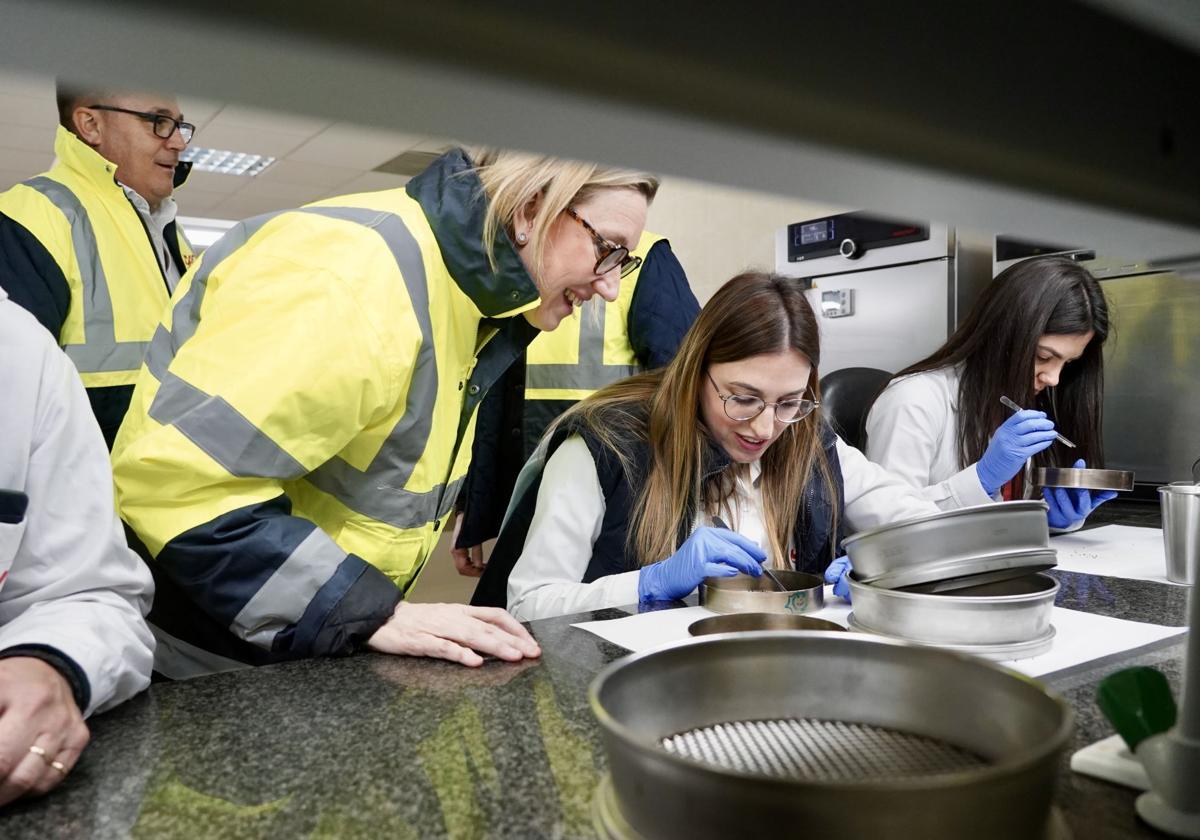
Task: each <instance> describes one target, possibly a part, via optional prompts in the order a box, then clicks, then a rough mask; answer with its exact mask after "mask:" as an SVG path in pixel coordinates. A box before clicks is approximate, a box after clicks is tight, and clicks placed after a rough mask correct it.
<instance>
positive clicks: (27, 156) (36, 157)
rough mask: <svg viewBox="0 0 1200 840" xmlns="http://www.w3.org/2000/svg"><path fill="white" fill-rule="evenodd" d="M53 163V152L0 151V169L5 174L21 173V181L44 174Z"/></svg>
mask: <svg viewBox="0 0 1200 840" xmlns="http://www.w3.org/2000/svg"><path fill="white" fill-rule="evenodd" d="M53 162H54V152H52V151H51V150H50V149H46V150H45V151H41V152H33V151H27V150H25V149H0V169H3V170H5V171H6V172H23V173H24V174H23V175H22V176H21V178H22V179H24V178H29V177H30V176H33V175H37V174H38V173H39V172H45V171H46V170H47V169H49V168H50V164H52V163H53Z"/></svg>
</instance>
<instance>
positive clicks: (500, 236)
mask: <svg viewBox="0 0 1200 840" xmlns="http://www.w3.org/2000/svg"><path fill="white" fill-rule="evenodd" d="M405 189H406V191H407V192H408V194H409V196H411V197H412V198H413V199H415V200H416V201H417V203H418V204H420V205H421V209H422V210H423V211H424V212H425V218H426V219H427V220H428V221H429V226H430V227H431V228H432V229H433V235H434V237H436V239H437V243H438V248H440V249H441V252H442V259H443V260H445V262H446V267H447V268H448V269H450V276H451V277H453V278H454V282H455V283H456V284H457V285H458V288H459V289H461V290H462V292H463V294H465V295H466V296H467V297H469V298H470V299H471V301H472V302H473V303H474V304H475V306H476V307H477V308H478V309H479V311H480V312H481V313H483V315H484V316H485V317H488V318H499V317H504V316H508V315H515V314H516V313H518V312H521V311H524V310H526V309H529V308H531V307H532V306H533V305H535V304H536V303H537V301H538V291H537V286H536V285H534V282H533V278H532V277H530V276H529V272H528V271H526V270H525V264H524V263H523V262H521V258H520V256H518V255H517V251H516V248H514V247H513V244H512V241H511V240H510V239H509V237H508V233H507V232H506V231H505V230H504V229H503V227H501V229H500V230H498V231H497V232H496V240H495V244H494V249H495V255H496V270H495V271H493V270H492V266H491V263H490V262H489V261H488V254H487V251H486V249H485V248H484V247H483V217H484V213H485V211H486V210H487V199H486V198H485V197H484V194H483V184H481V183H480V181H479V178H478V176H476V174H475V172H474V171H473V169H472V166H471V161H470V160H469V159H468V158H467V155H466V153H465V152H464V151H463V150H462V149H451V150H450V151H449V152H447V153H446V154H444V155H442V156H441V157H439V158H438V159H437V160H435V161H434V162H433V163H431V164H430V165H429V167H428V168H427V169H426V170H425V171H424V172H422V173H421V174H420V175H417V176H416V177H414V178H412V179H411V180H410V181H409V182H408V185H407V186H406V187H405Z"/></svg>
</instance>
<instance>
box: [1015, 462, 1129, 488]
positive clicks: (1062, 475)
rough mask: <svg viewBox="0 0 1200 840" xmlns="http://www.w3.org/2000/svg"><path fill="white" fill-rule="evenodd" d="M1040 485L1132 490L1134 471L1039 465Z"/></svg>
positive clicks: (1038, 480) (1037, 477)
mask: <svg viewBox="0 0 1200 840" xmlns="http://www.w3.org/2000/svg"><path fill="white" fill-rule="evenodd" d="M1034 484H1036V485H1037V486H1038V487H1082V488H1084V489H1087V490H1121V491H1126V490H1132V489H1133V473H1131V472H1129V471H1128V470H1093V469H1079V468H1076V467H1038V468H1037V470H1035V471H1034Z"/></svg>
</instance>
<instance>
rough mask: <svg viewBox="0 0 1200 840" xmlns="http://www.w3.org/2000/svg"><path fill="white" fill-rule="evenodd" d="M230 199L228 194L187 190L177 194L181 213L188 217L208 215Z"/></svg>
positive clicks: (176, 198)
mask: <svg viewBox="0 0 1200 840" xmlns="http://www.w3.org/2000/svg"><path fill="white" fill-rule="evenodd" d="M229 197H230V196H229V194H228V193H211V192H201V191H200V190H190V189H187V188H184V189H182V190H180V191H179V192H178V193H176V194H175V200H176V201H177V202H178V203H179V212H180V213H183V214H185V215H188V216H197V215H207V214H208V212H209V211H210V210H211V209H212V208H214V207H216V206H217V205H218V204H220V203H221V202H222V201H227V200H229Z"/></svg>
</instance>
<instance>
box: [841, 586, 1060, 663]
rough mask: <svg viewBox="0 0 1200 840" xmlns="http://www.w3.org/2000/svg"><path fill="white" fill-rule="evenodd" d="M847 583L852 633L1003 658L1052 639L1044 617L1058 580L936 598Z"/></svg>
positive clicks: (1030, 652)
mask: <svg viewBox="0 0 1200 840" xmlns="http://www.w3.org/2000/svg"><path fill="white" fill-rule="evenodd" d="M849 580H850V599H851V603H852V604H854V614H853V616H854V627H855V628H856V629H862V630H866V631H868V632H874V633H880V634H882V635H885V636H894V637H896V638H900V639H906V640H908V641H912V642H918V643H920V644H932V645H940V646H950V647H954V648H957V649H961V650H972V651H975V652H978V653H981V654H984V655H988V656H991V657H994V658H1003V659H1010V658H1021V657H1026V656H1036V655H1037V654H1038V653H1042V652H1044V651H1045V650H1047V649H1049V646H1050V641H1051V640H1052V639H1053V638H1054V628H1053V627H1051V625H1050V615H1051V610H1052V608H1053V607H1054V596H1055V595H1056V594H1057V593H1058V581H1056V580H1054V578H1051V577H1048V576H1046V575H1026V576H1025V577H1022V578H1013V579H1011V580H1004V581H999V582H995V583H987V584H983V585H981V586H973V587H968V588H965V589H956V590H954V591H952V592H948V593H939V594H926V593H919V592H901V591H898V590H895V589H880V588H879V587H877V586H871V585H870V584H867V583H863V582H862V581H859V580H855V576H854V575H851V576H850V578H849ZM976 649H978V650H976Z"/></svg>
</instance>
